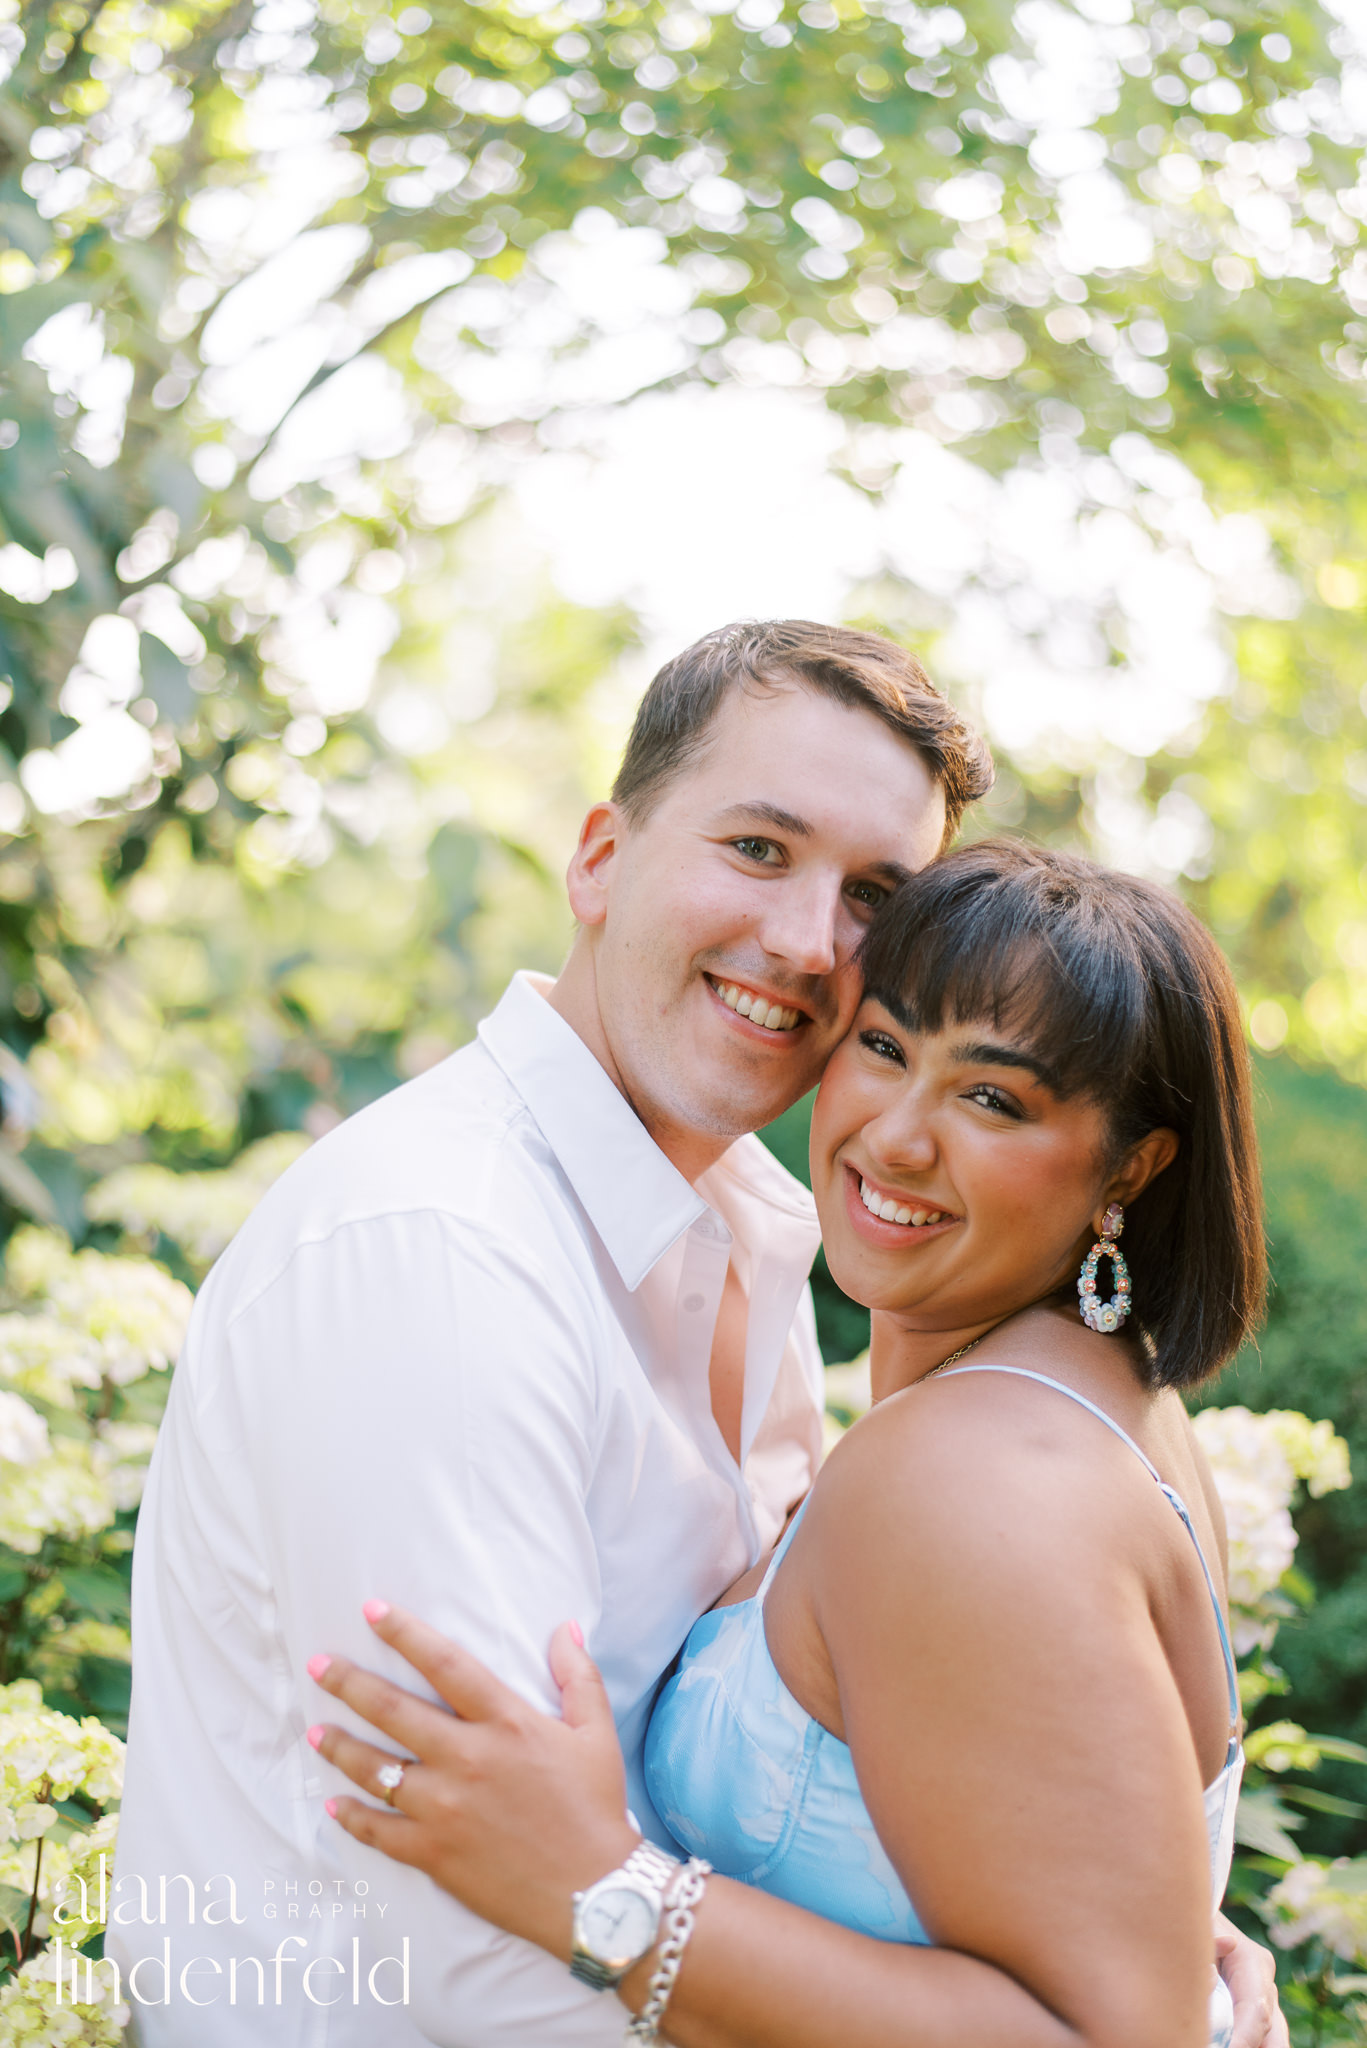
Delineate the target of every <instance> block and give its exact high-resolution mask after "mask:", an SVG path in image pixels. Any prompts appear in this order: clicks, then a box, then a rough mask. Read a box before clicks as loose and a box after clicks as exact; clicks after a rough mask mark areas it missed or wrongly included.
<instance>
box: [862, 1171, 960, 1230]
mask: <svg viewBox="0 0 1367 2048" xmlns="http://www.w3.org/2000/svg"><path fill="white" fill-rule="evenodd" d="M859 1199H860V1201H861V1202H862V1203H863V1204H864V1207H865V1208H866V1209H867V1210H868V1212H869V1214H870V1216H881V1217H882V1219H883V1221H884V1223H912V1224H915V1225H916V1226H918V1227H919V1226H920V1225H921V1224H922V1223H943V1222H944V1221H945V1212H944V1210H943V1209H909V1208H907V1207H906V1205H905V1204H904V1203H900V1202H894V1201H893V1199H892V1197H891V1196H890V1195H888V1196H882V1195H879V1194H878V1193H877V1192H876V1191H875V1190H874V1189H873V1188H871V1187H870V1186H869V1184H868V1182H867V1181H866V1180H865V1179H864V1178H863V1176H862V1175H861V1176H860V1181H859Z"/></svg>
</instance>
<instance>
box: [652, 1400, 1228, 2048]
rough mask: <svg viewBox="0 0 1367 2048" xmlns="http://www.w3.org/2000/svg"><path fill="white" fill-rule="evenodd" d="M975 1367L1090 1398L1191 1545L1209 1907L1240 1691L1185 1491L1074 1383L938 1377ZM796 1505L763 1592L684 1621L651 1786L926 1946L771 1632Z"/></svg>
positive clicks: (833, 1905) (684, 1815) (686, 1829)
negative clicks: (1197, 1581) (1211, 1763)
mask: <svg viewBox="0 0 1367 2048" xmlns="http://www.w3.org/2000/svg"><path fill="white" fill-rule="evenodd" d="M969 1372H1002V1373H1010V1374H1011V1375H1012V1376H1013V1377H1015V1378H1019V1379H1030V1380H1038V1381H1039V1382H1040V1383H1041V1384H1042V1385H1043V1386H1047V1387H1054V1388H1057V1390H1058V1392H1059V1393H1060V1394H1066V1395H1067V1397H1068V1399H1069V1400H1070V1401H1076V1402H1078V1403H1079V1404H1080V1405H1081V1406H1082V1407H1084V1408H1086V1409H1088V1410H1089V1412H1090V1413H1091V1414H1093V1415H1095V1416H1096V1417H1097V1419H1098V1421H1100V1422H1104V1423H1105V1425H1106V1427H1107V1428H1108V1429H1110V1430H1113V1431H1114V1433H1115V1435H1116V1436H1118V1437H1119V1438H1120V1440H1121V1442H1122V1443H1125V1444H1128V1445H1129V1448H1130V1449H1131V1450H1132V1451H1133V1452H1134V1454H1135V1456H1136V1457H1137V1458H1138V1459H1140V1460H1141V1462H1142V1463H1143V1464H1144V1466H1145V1467H1146V1469H1147V1470H1148V1471H1149V1472H1150V1473H1151V1474H1152V1476H1153V1479H1154V1481H1155V1482H1156V1484H1157V1485H1158V1486H1159V1487H1160V1488H1161V1489H1162V1491H1163V1493H1164V1495H1165V1496H1166V1498H1167V1499H1168V1500H1169V1501H1170V1502H1171V1503H1172V1506H1173V1507H1174V1508H1175V1510H1176V1511H1177V1513H1178V1514H1179V1515H1180V1516H1181V1518H1182V1521H1183V1523H1184V1524H1185V1525H1186V1528H1187V1531H1188V1533H1189V1534H1190V1536H1191V1540H1192V1542H1193V1543H1194V1544H1195V1545H1196V1555H1197V1557H1198V1558H1199V1559H1200V1562H1201V1570H1202V1572H1203V1573H1204V1575H1205V1581H1206V1585H1207V1586H1208V1587H1209V1589H1210V1597H1211V1601H1212V1603H1213V1605H1214V1608H1215V1616H1216V1621H1217V1622H1218V1624H1219V1629H1220V1643H1221V1646H1222V1648H1223V1651H1224V1660H1225V1673H1226V1677H1227V1679H1228V1684H1229V1714H1230V1729H1231V1734H1230V1741H1229V1752H1228V1755H1227V1757H1226V1759H1225V1764H1224V1768H1223V1769H1222V1770H1221V1772H1220V1775H1219V1776H1218V1777H1217V1778H1216V1779H1215V1781H1214V1783H1213V1784H1211V1785H1209V1786H1207V1788H1206V1792H1205V1809H1206V1829H1207V1834H1208V1838H1209V1843H1210V1872H1211V1894H1212V1907H1214V1906H1218V1904H1219V1902H1220V1900H1221V1898H1222V1897H1223V1896H1224V1889H1225V1885H1226V1883H1227V1882H1228V1878H1229V1866H1230V1861H1231V1858H1232V1856H1233V1848H1234V1809H1235V1805H1236V1802H1237V1799H1238V1793H1239V1780H1240V1777H1241V1776H1242V1772H1243V1754H1242V1751H1241V1750H1240V1748H1239V1739H1238V1732H1237V1731H1238V1720H1239V1693H1238V1682H1237V1676H1236V1672H1235V1666H1234V1652H1233V1650H1232V1648H1231V1647H1230V1641H1229V1631H1228V1629H1227V1628H1226V1626H1225V1617H1224V1611H1223V1609H1222V1607H1221V1605H1220V1600H1219V1597H1218V1595H1217V1593H1216V1590H1215V1583H1214V1580H1213V1579H1212V1578H1211V1574H1210V1568H1209V1566H1208V1565H1207V1563H1206V1560H1205V1556H1204V1554H1203V1553H1202V1550H1201V1545H1200V1543H1199V1541H1198V1540H1197V1535H1196V1531H1195V1529H1194V1528H1193V1526H1192V1520H1191V1516H1190V1515H1189V1513H1188V1512H1187V1508H1186V1504H1185V1503H1184V1502H1183V1501H1182V1499H1181V1498H1180V1496H1179V1495H1178V1494H1176V1493H1174V1491H1173V1489H1172V1488H1171V1487H1170V1486H1168V1485H1167V1484H1166V1483H1165V1482H1164V1480H1163V1479H1162V1478H1161V1476H1160V1475H1159V1473H1158V1472H1157V1471H1156V1470H1155V1469H1154V1467H1153V1465H1152V1464H1150V1462H1149V1460H1148V1459H1147V1458H1146V1457H1145V1456H1144V1453H1143V1452H1142V1451H1141V1450H1140V1448H1139V1446H1138V1444H1136V1443H1135V1442H1134V1440H1133V1438H1131V1437H1129V1436H1127V1435H1126V1434H1125V1431H1124V1430H1123V1429H1121V1428H1120V1426H1119V1424H1118V1423H1116V1422H1113V1421H1112V1420H1111V1418H1110V1416H1109V1415H1107V1414H1105V1413H1104V1411H1103V1410H1102V1409H1100V1408H1098V1407H1097V1406H1096V1405H1095V1403H1094V1402H1092V1401H1088V1400H1087V1399H1085V1397H1084V1396H1083V1395H1081V1394H1078V1393H1075V1392H1074V1390H1073V1389H1072V1388H1071V1387H1065V1386H1063V1385H1062V1384H1061V1383H1060V1382H1059V1381H1058V1380H1051V1379H1049V1378H1047V1377H1046V1376H1045V1374H1043V1373H1037V1372H1026V1371H1025V1370H1024V1369H1023V1368H1022V1367H1019V1366H1004V1365H1002V1366H994V1365H971V1366H970V1365H966V1366H960V1367H958V1368H957V1372H956V1373H947V1374H945V1375H944V1377H945V1378H947V1379H950V1378H955V1377H957V1374H958V1373H969ZM804 1505H805V1504H804ZM801 1517H802V1510H799V1512H798V1514H797V1515H795V1516H794V1518H793V1521H792V1523H791V1525H790V1526H789V1529H788V1531H787V1534H786V1535H785V1536H784V1538H783V1541H782V1542H781V1543H780V1544H779V1546H778V1548H777V1550H776V1551H775V1552H774V1555H773V1558H772V1560H771V1562H770V1565H769V1569H768V1571H767V1572H766V1573H765V1575H764V1582H763V1584H762V1585H761V1586H760V1589H759V1591H758V1593H756V1594H755V1595H753V1597H752V1598H751V1599H749V1600H740V1601H737V1602H736V1603H735V1604H734V1605H733V1606H731V1607H721V1608H716V1609H714V1610H713V1612H712V1613H710V1614H704V1615H703V1617H702V1619H701V1621H699V1622H697V1623H695V1625H694V1627H693V1629H692V1631H691V1632H690V1634H689V1637H688V1640H687V1642H686V1643H685V1644H684V1647H683V1652H682V1654H681V1657H680V1661H679V1668H678V1670H677V1671H676V1672H675V1674H674V1676H673V1677H672V1678H671V1679H670V1681H669V1683H668V1684H667V1685H666V1686H665V1688H664V1690H663V1691H662V1693H661V1694H660V1697H659V1700H658V1701H657V1703H656V1706H655V1712H654V1715H653V1717H652V1719H651V1723H650V1731H649V1734H648V1735H647V1738H646V1752H645V1769H646V1782H647V1784H648V1786H649V1789H650V1796H651V1798H652V1799H653V1801H654V1802H655V1806H656V1809H657V1811H658V1812H659V1814H660V1816H661V1818H662V1819H663V1820H664V1822H665V1825H666V1826H667V1827H668V1828H669V1830H670V1833H671V1834H672V1835H674V1836H675V1838H676V1839H677V1840H678V1841H679V1842H680V1843H681V1844H682V1846H683V1847H684V1848H685V1849H686V1850H687V1851H688V1853H689V1854H690V1855H692V1856H705V1857H706V1858H707V1860H708V1862H709V1863H710V1864H711V1865H712V1866H713V1868H714V1869H715V1870H718V1871H721V1872H722V1873H723V1874H724V1875H725V1876H727V1877H733V1878H738V1879H740V1881H741V1882H742V1883H744V1884H753V1885H757V1886H758V1887H759V1888H760V1890H762V1891H766V1892H772V1893H774V1894H775V1895H776V1896H777V1897H779V1898H782V1899H788V1900H790V1901H791V1902H792V1903H793V1904H794V1905H797V1906H805V1907H806V1908H807V1909H808V1910H809V1911H810V1912H813V1913H819V1914H821V1915H822V1916H823V1918H825V1919H827V1920H836V1921H839V1922H841V1923H842V1924H843V1925H844V1926H846V1927H852V1928H854V1929H855V1930H856V1931H857V1932H858V1933H860V1934H870V1935H874V1936H876V1937H877V1938H878V1939H879V1940H880V1941H908V1942H919V1943H922V1944H927V1945H928V1944H929V1942H930V1936H929V1935H928V1934H927V1932H926V1930H925V1927H924V1926H923V1925H922V1922H921V1920H920V1918H919V1916H918V1915H917V1912H916V1908H915V1906H914V1905H913V1904H912V1902H911V1900H910V1898H909V1897H908V1896H907V1893H906V1890H905V1888H904V1886H903V1884H902V1881H901V1879H900V1878H899V1877H898V1875H897V1872H896V1870H895V1869H894V1867H893V1865H892V1862H891V1861H890V1859H889V1857H888V1855H887V1853H886V1851H885V1850H884V1848H883V1845H882V1843H881V1842H880V1841H879V1839H878V1835H877V1833H876V1831H875V1829H874V1825H873V1822H872V1820H871V1819H870V1818H869V1810H868V1808H867V1806H866V1805H865V1804H864V1800H863V1796H862V1794H861V1793H860V1790H859V1783H858V1780H857V1778H856V1777H855V1773H854V1763H853V1759H852V1758H851V1755H850V1751H849V1749H848V1747H847V1745H846V1744H845V1743H843V1742H842V1741H841V1740H840V1739H839V1737H838V1736H835V1735H832V1734H831V1733H830V1732H829V1731H828V1730H827V1729H825V1728H823V1727H822V1726H821V1725H820V1723H819V1722H817V1721H814V1720H813V1719H812V1717H811V1715H810V1714H808V1713H806V1712H805V1711H804V1710H803V1708H801V1707H800V1706H799V1705H798V1703H797V1701H796V1700H795V1699H794V1698H793V1696H792V1694H791V1693H790V1692H789V1691H788V1688H787V1687H786V1686H785V1685H784V1683H783V1680H782V1679H781V1678H780V1677H779V1675H778V1671H777V1670H776V1668H775V1665H774V1661H773V1659H772V1657H771V1656H770V1655H769V1647H768V1644H767V1643H766V1642H765V1639H764V1600H765V1595H766V1594H767V1593H768V1590H769V1587H770V1586H771V1584H772V1583H773V1579H774V1574H775V1573H776V1572H777V1570H778V1568H779V1566H780V1564H781V1563H782V1562H783V1558H784V1555H785V1553H786V1551H787V1548H788V1545H789V1543H791V1541H792V1538H793V1533H794V1531H795V1530H796V1528H797V1525H798V1522H799V1521H800V1520H801ZM1233 2024H1234V2015H1233V2008H1232V2005H1231V2002H1230V1997H1229V1992H1228V1990H1227V1989H1226V1987H1225V1985H1224V1983H1223V1981H1220V1982H1218V1983H1217V1984H1216V1987H1215V1990H1214V1991H1213V1993H1212V1996H1211V2008H1210V2040H1211V2048H1228V2044H1229V2040H1230V2036H1231V2033H1232V2031H1233Z"/></svg>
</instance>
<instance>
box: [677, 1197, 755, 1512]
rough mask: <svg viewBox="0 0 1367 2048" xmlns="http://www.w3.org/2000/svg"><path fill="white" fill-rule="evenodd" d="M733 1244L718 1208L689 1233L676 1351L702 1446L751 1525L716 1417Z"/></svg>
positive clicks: (743, 1493)
mask: <svg viewBox="0 0 1367 2048" xmlns="http://www.w3.org/2000/svg"><path fill="white" fill-rule="evenodd" d="M731 1243H732V1239H731V1232H730V1229H729V1227H728V1226H727V1224H726V1223H725V1222H724V1220H723V1219H722V1218H721V1217H720V1216H719V1215H718V1214H717V1212H716V1210H715V1209H708V1210H706V1211H705V1213H704V1214H703V1215H701V1216H700V1217H699V1218H698V1220H697V1222H696V1223H694V1224H693V1225H691V1227H690V1229H689V1231H688V1235H687V1237H686V1238H685V1240H684V1255H683V1264H682V1266H681V1267H680V1270H679V1294H678V1352H679V1363H680V1366H681V1367H682V1380H683V1384H684V1386H685V1387H686V1388H687V1390H688V1401H689V1406H690V1410H691V1413H692V1417H693V1420H694V1430H695V1436H696V1440H697V1442H698V1445H699V1447H700V1448H701V1449H703V1450H704V1451H705V1453H706V1456H707V1460H708V1463H709V1464H711V1465H712V1466H714V1467H715V1469H716V1470H717V1471H718V1472H721V1473H723V1474H724V1475H725V1477H726V1479H727V1481H728V1483H729V1484H730V1485H731V1486H732V1487H733V1488H734V1490H735V1491H736V1492H737V1494H738V1495H739V1496H740V1497H741V1498H742V1499H744V1500H745V1503H746V1516H747V1521H748V1519H749V1497H748V1495H747V1494H746V1491H745V1486H744V1482H743V1481H742V1479H741V1474H740V1471H739V1468H738V1467H737V1465H736V1461H735V1459H734V1458H733V1457H732V1456H731V1453H730V1452H729V1451H728V1449H727V1448H726V1444H725V1442H724V1440H723V1438H722V1434H721V1431H720V1430H719V1429H718V1428H717V1425H716V1421H715V1419H714V1417H713V1414H712V1386H711V1377H710V1375H711V1365H712V1340H713V1338H714V1336H715V1334H716V1328H717V1315H718V1312H719V1311H720V1309H721V1298H722V1290H723V1288H724V1287H725V1285H726V1269H727V1267H728V1265H729V1264H730V1262H731Z"/></svg>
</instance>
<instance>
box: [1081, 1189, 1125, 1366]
mask: <svg viewBox="0 0 1367 2048" xmlns="http://www.w3.org/2000/svg"><path fill="white" fill-rule="evenodd" d="M1124 1228H1125V1211H1124V1210H1123V1209H1122V1208H1121V1206H1120V1204H1119V1202H1112V1203H1111V1205H1110V1207H1109V1208H1108V1209H1107V1211H1106V1214H1105V1215H1104V1216H1103V1217H1102V1219H1101V1235H1100V1237H1099V1238H1098V1239H1097V1241H1096V1243H1095V1244H1094V1245H1093V1246H1092V1249H1091V1250H1090V1251H1089V1252H1088V1254H1087V1256H1086V1258H1085V1259H1084V1260H1083V1262H1082V1272H1081V1275H1080V1276H1079V1279H1078V1283H1077V1291H1078V1310H1079V1313H1080V1314H1081V1316H1082V1320H1083V1322H1084V1323H1085V1324H1086V1325H1087V1328H1088V1329H1089V1330H1096V1331H1098V1332H1099V1333H1100V1334H1101V1335H1102V1336H1103V1337H1113V1336H1114V1335H1115V1333H1116V1331H1117V1330H1118V1329H1119V1328H1120V1326H1121V1324H1122V1323H1123V1322H1124V1320H1125V1318H1126V1316H1127V1315H1128V1314H1129V1312H1130V1310H1131V1308H1132V1307H1133V1306H1134V1304H1133V1301H1132V1299H1131V1295H1130V1270H1129V1267H1128V1266H1127V1265H1126V1264H1125V1261H1124V1258H1123V1257H1122V1255H1121V1251H1120V1244H1119V1238H1120V1233H1121V1231H1122V1230H1123V1229H1124ZM1103 1259H1109V1260H1110V1262H1111V1271H1112V1273H1113V1274H1114V1276H1115V1293H1114V1294H1113V1295H1112V1296H1111V1298H1110V1300H1109V1301H1103V1300H1102V1299H1101V1297H1100V1295H1099V1294H1098V1293H1097V1291H1096V1274H1097V1267H1098V1266H1099V1265H1100V1264H1101V1261H1102V1260H1103Z"/></svg>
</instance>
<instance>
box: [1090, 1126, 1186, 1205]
mask: <svg viewBox="0 0 1367 2048" xmlns="http://www.w3.org/2000/svg"><path fill="white" fill-rule="evenodd" d="M1179 1144H1180V1140H1179V1138H1178V1136H1177V1133H1176V1131H1170V1130H1168V1129H1167V1128H1166V1126H1162V1127H1160V1128H1159V1129H1158V1130H1156V1131H1150V1132H1149V1134H1148V1136H1147V1137H1146V1138H1141V1139H1140V1140H1139V1143H1138V1144H1137V1145H1135V1146H1134V1147H1133V1148H1132V1149H1131V1150H1130V1151H1129V1152H1127V1153H1126V1155H1125V1162H1124V1164H1123V1165H1122V1166H1121V1168H1120V1170H1119V1172H1118V1173H1117V1174H1116V1175H1115V1177H1114V1179H1113V1180H1112V1181H1111V1183H1110V1185H1109V1187H1108V1188H1107V1191H1106V1195H1105V1203H1106V1204H1109V1203H1111V1202H1119V1203H1120V1204H1121V1206H1122V1207H1123V1206H1124V1205H1125V1204H1126V1203H1127V1202H1133V1201H1134V1200H1135V1199H1136V1197H1137V1196H1139V1195H1142V1194H1143V1192H1144V1190H1145V1188H1146V1187H1147V1186H1148V1185H1149V1182H1150V1181H1152V1180H1157V1178H1158V1176H1159V1174H1160V1173H1162V1172H1163V1171H1164V1169H1165V1168H1166V1167H1169V1166H1171V1165H1172V1162H1173V1160H1174V1159H1175V1158H1176V1157H1177V1152H1178V1146H1179ZM1103 1206H1104V1205H1103Z"/></svg>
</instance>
